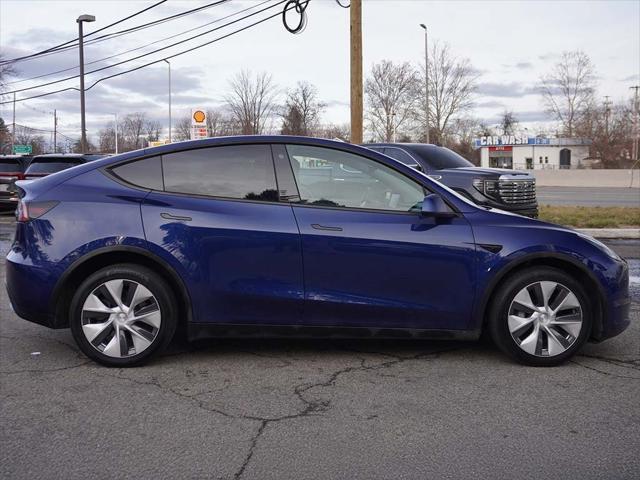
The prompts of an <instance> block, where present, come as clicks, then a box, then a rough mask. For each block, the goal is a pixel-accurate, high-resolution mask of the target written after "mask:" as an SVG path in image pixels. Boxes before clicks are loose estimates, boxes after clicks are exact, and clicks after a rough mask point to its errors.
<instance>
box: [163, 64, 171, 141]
mask: <svg viewBox="0 0 640 480" xmlns="http://www.w3.org/2000/svg"><path fill="white" fill-rule="evenodd" d="M164 61H165V62H167V65H168V66H169V143H171V62H169V60H167V59H164Z"/></svg>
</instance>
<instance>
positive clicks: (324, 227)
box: [311, 223, 342, 232]
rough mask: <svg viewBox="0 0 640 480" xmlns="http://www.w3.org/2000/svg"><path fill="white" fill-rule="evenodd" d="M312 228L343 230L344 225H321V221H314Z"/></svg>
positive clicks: (333, 230) (332, 230) (331, 230)
mask: <svg viewBox="0 0 640 480" xmlns="http://www.w3.org/2000/svg"><path fill="white" fill-rule="evenodd" d="M311 228H314V229H316V230H329V231H330V232H341V231H342V227H331V226H329V225H320V224H319V223H312V224H311Z"/></svg>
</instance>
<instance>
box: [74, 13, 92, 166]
mask: <svg viewBox="0 0 640 480" xmlns="http://www.w3.org/2000/svg"><path fill="white" fill-rule="evenodd" d="M95 21H96V17H94V16H93V15H80V16H79V17H78V18H77V20H76V22H78V50H79V52H80V128H81V137H80V149H81V150H82V153H86V151H87V125H86V122H85V110H84V40H83V38H82V24H83V23H84V22H95Z"/></svg>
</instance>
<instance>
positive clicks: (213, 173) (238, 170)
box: [162, 145, 278, 202]
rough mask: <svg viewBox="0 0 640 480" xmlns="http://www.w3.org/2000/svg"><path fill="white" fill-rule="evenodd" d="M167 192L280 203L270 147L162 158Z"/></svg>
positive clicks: (201, 151) (238, 147) (189, 152)
mask: <svg viewBox="0 0 640 480" xmlns="http://www.w3.org/2000/svg"><path fill="white" fill-rule="evenodd" d="M162 169H163V173H164V188H165V190H166V191H167V192H175V193H187V194H195V195H207V196H212V197H224V198H236V199H244V200H262V201H270V202H277V201H278V188H277V186H276V178H275V172H274V169H273V161H272V159H271V148H270V147H269V145H230V146H224V147H212V148H201V149H198V150H187V151H184V152H178V153H171V154H168V155H163V156H162Z"/></svg>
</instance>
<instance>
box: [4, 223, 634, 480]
mask: <svg viewBox="0 0 640 480" xmlns="http://www.w3.org/2000/svg"><path fill="white" fill-rule="evenodd" d="M12 229H13V226H12V225H11V224H8V223H0V254H1V255H2V257H4V253H5V252H6V250H7V248H8V245H9V242H10V238H11V235H12ZM610 245H611V246H612V247H613V248H614V249H616V250H617V251H619V252H620V253H621V254H622V255H625V256H627V257H635V258H632V259H631V266H632V276H634V277H635V280H634V284H633V288H634V290H633V291H634V302H633V304H632V313H631V316H632V325H631V327H630V328H629V329H628V330H627V331H626V332H624V333H623V334H622V335H620V336H618V337H616V338H613V339H610V340H608V341H606V342H603V343H601V344H589V345H587V346H586V347H585V348H584V349H583V351H582V352H581V354H580V355H578V356H577V357H575V359H574V360H573V361H571V362H570V363H568V364H566V365H564V366H561V367H556V368H549V369H541V368H530V367H523V366H520V365H517V364H515V363H512V362H511V361H510V360H508V359H507V358H505V357H504V356H503V355H501V354H500V353H498V352H497V351H496V350H495V349H494V348H493V347H492V346H491V345H490V344H487V343H483V342H477V343H464V342H431V341H365V340H358V341H335V340H331V341H328V340H307V341H302V340H295V341H293V340H234V341H227V340H225V341H211V342H204V343H198V344H191V345H188V344H184V343H180V342H178V343H174V344H173V345H172V346H171V348H170V349H169V351H168V352H167V353H166V354H165V355H164V356H162V357H161V358H159V359H157V360H156V361H154V362H152V363H150V364H149V365H147V366H145V367H141V368H135V369H107V368H104V367H101V366H98V365H96V364H95V363H93V362H91V361H88V360H87V359H86V358H85V357H84V356H83V355H82V354H81V353H80V352H79V351H78V349H77V348H76V346H75V344H74V342H73V339H72V337H71V334H70V332H69V331H67V330H58V331H54V330H49V329H47V328H44V327H40V326H37V325H34V324H30V323H28V322H25V321H23V320H20V319H19V318H17V317H16V316H15V315H14V314H13V313H12V312H11V310H10V307H9V304H8V300H7V297H6V293H5V291H4V288H2V289H0V401H1V403H0V415H1V419H2V420H1V425H2V427H1V429H0V478H7V479H23V478H24V479H32V478H64V479H65V480H66V479H76V478H77V479H86V478H186V479H200V478H203V479H204V478H220V479H240V478H242V479H278V480H282V479H378V478H380V479H383V478H384V479H399V478H404V479H414V478H415V479H424V478H438V479H440V478H452V479H453V478H492V479H501V478H505V479H514V478H517V479H529V478H531V479H534V478H535V479H539V478H545V477H556V478H565V479H573V478H575V479H600V478H601V479H627V478H628V479H636V478H638V477H639V476H640V455H638V452H639V451H640V404H639V402H638V399H639V398H640V291H639V288H638V287H639V286H640V260H638V257H640V248H638V242H634V241H614V242H611V243H610ZM4 274H5V267H4V260H2V261H0V277H1V278H0V285H1V284H3V283H4Z"/></svg>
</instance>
